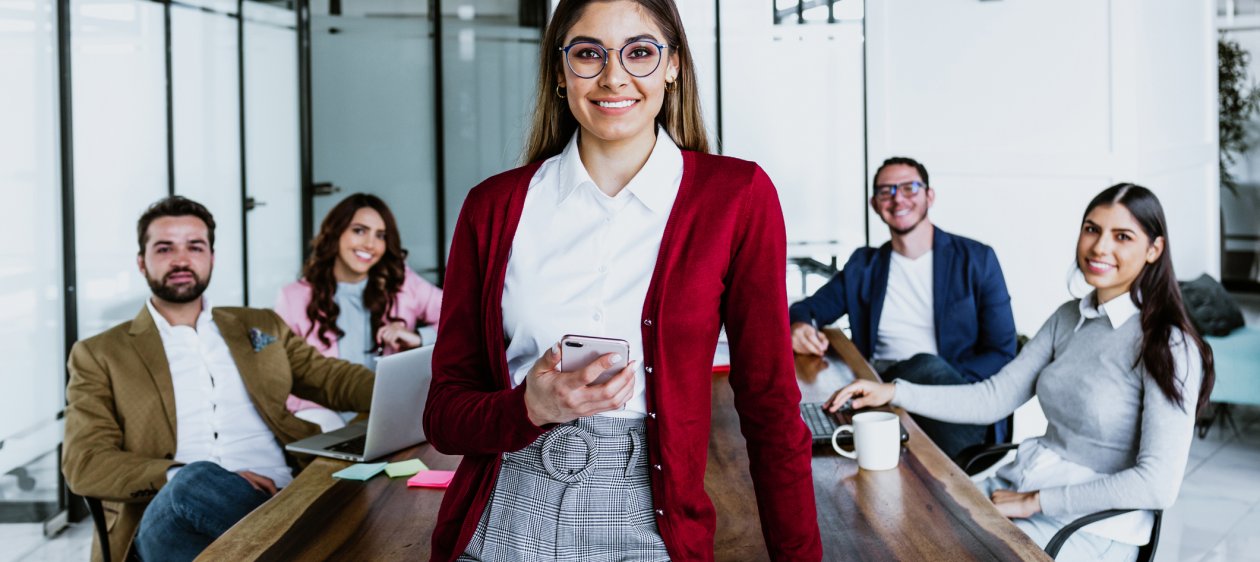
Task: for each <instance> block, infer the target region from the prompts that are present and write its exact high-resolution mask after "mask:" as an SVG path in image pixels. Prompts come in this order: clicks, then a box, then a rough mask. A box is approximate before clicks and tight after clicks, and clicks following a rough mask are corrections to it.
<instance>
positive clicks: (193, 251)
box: [136, 215, 214, 304]
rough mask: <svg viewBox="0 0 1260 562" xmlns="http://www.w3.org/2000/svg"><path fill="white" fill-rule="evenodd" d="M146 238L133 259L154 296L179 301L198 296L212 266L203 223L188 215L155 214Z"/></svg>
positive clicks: (189, 299) (202, 291)
mask: <svg viewBox="0 0 1260 562" xmlns="http://www.w3.org/2000/svg"><path fill="white" fill-rule="evenodd" d="M145 238H146V242H145V245H144V254H142V255H140V256H139V257H138V258H137V260H136V262H137V265H139V267H140V273H142V274H144V278H145V281H147V282H148V283H149V289H151V290H152V291H153V296H155V297H157V298H159V299H161V300H164V301H166V302H170V303H178V304H183V303H188V302H192V301H194V300H197V299H198V298H200V297H201V294H202V293H204V292H205V291H206V287H209V286H210V274H211V272H212V271H213V270H214V252H213V251H212V250H211V249H210V241H209V239H210V235H209V229H208V228H207V227H206V223H204V222H202V220H201V219H199V218H197V217H194V216H191V215H183V216H167V217H158V218H156V219H154V220H153V222H151V223H149V228H148V230H147V231H146V236H145Z"/></svg>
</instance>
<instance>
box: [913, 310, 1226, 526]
mask: <svg viewBox="0 0 1260 562" xmlns="http://www.w3.org/2000/svg"><path fill="white" fill-rule="evenodd" d="M1128 298H1129V295H1127V294H1126V295H1123V296H1122V297H1118V298H1117V299H1115V300H1114V301H1111V302H1109V303H1107V304H1106V305H1104V306H1103V307H1102V309H1095V308H1094V307H1092V306H1090V305H1089V304H1088V303H1089V302H1090V301H1088V300H1087V301H1086V303H1087V304H1086V305H1085V306H1082V305H1081V304H1080V301H1079V300H1075V301H1070V302H1068V303H1065V304H1064V305H1063V306H1061V307H1059V309H1058V310H1057V311H1055V313H1054V315H1052V316H1051V317H1050V319H1049V320H1047V321H1046V323H1045V325H1044V326H1042V327H1041V330H1040V331H1038V332H1037V335H1036V337H1034V338H1033V339H1032V340H1031V341H1029V342H1028V344H1027V345H1025V346H1024V348H1023V350H1022V351H1020V353H1019V356H1018V357H1016V358H1015V359H1014V360H1013V361H1011V362H1010V363H1009V364H1007V366H1006V367H1005V368H1003V369H1002V370H1001V371H999V372H998V373H997V374H996V375H994V376H993V377H991V378H989V379H987V380H984V381H981V382H978V383H974V384H967V385H951V386H923V385H916V384H912V383H907V382H904V381H901V380H898V381H896V385H897V386H896V389H897V390H896V397H895V398H894V400H893V404H894V405H897V406H901V407H903V408H905V409H906V410H909V411H912V412H915V413H918V414H922V415H924V416H927V417H930V418H935V419H939V420H942V421H947V422H954V423H968V424H979V425H985V424H991V423H994V422H996V421H998V420H1001V419H1003V418H1005V417H1006V416H1007V415H1009V414H1010V413H1011V412H1013V411H1014V410H1015V408H1017V407H1019V406H1020V405H1021V404H1023V403H1024V402H1026V401H1028V399H1030V398H1032V397H1033V395H1036V396H1037V397H1038V398H1039V399H1040V401H1041V407H1042V409H1043V410H1044V411H1045V414H1046V419H1047V421H1048V422H1049V425H1048V428H1047V429H1046V435H1045V436H1044V437H1042V438H1041V439H1042V444H1043V445H1045V446H1046V447H1048V448H1049V449H1051V450H1052V451H1054V452H1055V453H1057V454H1058V455H1059V456H1061V457H1063V458H1064V459H1066V460H1068V461H1071V462H1074V463H1077V464H1080V465H1083V466H1086V467H1089V468H1091V469H1093V470H1094V471H1095V472H1098V473H1103V474H1108V475H1109V476H1106V477H1104V478H1101V479H1098V480H1095V481H1092V482H1087V483H1084V484H1079V485H1072V486H1061V487H1056V488H1047V489H1043V490H1041V507H1042V511H1044V512H1045V513H1046V514H1047V515H1050V516H1052V517H1065V516H1069V515H1076V514H1084V513H1092V512H1096V511H1102V510H1106V509H1119V508H1134V509H1164V508H1167V507H1169V506H1170V505H1172V503H1173V501H1174V500H1176V498H1177V491H1178V489H1179V488H1180V487H1181V478H1182V476H1183V474H1184V472H1185V467H1186V459H1187V458H1188V456H1189V452H1190V440H1191V439H1192V436H1193V431H1194V405H1195V402H1196V400H1197V399H1198V396H1199V385H1200V382H1202V378H1203V371H1202V364H1201V362H1200V360H1199V355H1198V350H1197V348H1195V347H1194V346H1193V344H1192V343H1191V342H1190V341H1189V340H1185V339H1183V337H1182V333H1181V332H1180V331H1177V330H1174V334H1173V337H1172V341H1171V342H1170V345H1171V346H1172V353H1173V359H1174V362H1175V363H1176V366H1177V371H1176V372H1177V378H1178V380H1179V381H1180V383H1181V388H1182V396H1183V397H1184V406H1178V405H1176V404H1173V403H1172V402H1170V401H1169V400H1168V398H1166V397H1165V396H1164V394H1163V392H1161V391H1160V389H1159V386H1158V385H1156V384H1155V381H1154V379H1152V378H1151V377H1150V376H1148V375H1147V374H1146V370H1145V369H1144V368H1142V367H1140V366H1139V367H1136V368H1135V367H1134V366H1133V365H1134V362H1135V361H1134V360H1135V359H1136V358H1137V357H1138V353H1139V346H1140V342H1141V338H1142V331H1141V319H1140V314H1136V313H1133V312H1134V309H1133V307H1132V306H1131V305H1130V304H1128V303H1119V302H1118V301H1120V299H1126V300H1127V299H1128ZM1087 299H1090V300H1092V295H1090V297H1087ZM1113 303H1114V304H1113ZM1119 305H1124V306H1119ZM1108 308H1114V309H1115V311H1114V312H1113V314H1112V316H1115V317H1116V319H1117V321H1118V322H1119V323H1120V325H1119V326H1115V327H1113V326H1112V321H1111V320H1110V319H1109V318H1108V317H1107V316H1106V312H1105V311H1106V309H1108ZM1125 309H1127V310H1125ZM1124 316H1128V318H1127V319H1126V318H1124ZM1082 318H1085V320H1084V321H1083V322H1082V321H1081V319H1082ZM1078 325H1079V328H1078ZM1015 462H1016V463H1019V459H1018V458H1017V459H1016V461H1015Z"/></svg>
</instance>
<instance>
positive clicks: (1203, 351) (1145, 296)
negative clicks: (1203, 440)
mask: <svg viewBox="0 0 1260 562" xmlns="http://www.w3.org/2000/svg"><path fill="white" fill-rule="evenodd" d="M1115 204H1120V205H1124V208H1125V209H1128V210H1129V213H1130V214H1132V215H1133V218H1134V219H1137V222H1138V224H1139V225H1141V227H1142V231H1143V232H1145V233H1146V236H1147V237H1149V238H1150V239H1151V241H1152V242H1154V241H1155V239H1156V238H1160V237H1163V238H1164V252H1163V254H1161V255H1160V256H1159V259H1157V260H1155V263H1148V264H1146V265H1145V266H1143V267H1142V271H1140V272H1138V275H1137V278H1136V279H1134V280H1133V286H1132V288H1131V289H1130V291H1129V298H1130V299H1132V300H1133V304H1134V306H1137V307H1138V310H1140V311H1141V314H1142V316H1141V321H1142V344H1141V352H1140V353H1139V354H1138V358H1137V360H1136V362H1135V363H1134V365H1133V366H1134V367H1137V366H1138V364H1139V363H1140V364H1141V365H1142V366H1143V367H1145V368H1146V372H1147V373H1150V375H1151V378H1152V379H1155V384H1157V385H1159V389H1160V390H1161V391H1163V393H1164V396H1166V397H1168V400H1170V401H1171V402H1172V403H1174V404H1177V405H1178V406H1182V407H1183V408H1184V407H1185V397H1184V396H1182V393H1181V390H1182V389H1181V388H1180V387H1179V386H1178V384H1177V373H1176V362H1175V361H1174V360H1173V355H1172V349H1170V342H1171V337H1172V330H1173V328H1177V329H1179V330H1181V333H1182V334H1183V336H1184V339H1185V340H1187V341H1185V342H1184V343H1185V345H1187V346H1189V345H1190V343H1191V342H1193V343H1194V344H1195V346H1196V347H1197V348H1198V351H1199V360H1200V361H1201V362H1202V365H1203V382H1202V384H1201V385H1200V386H1199V395H1198V396H1197V397H1195V398H1196V400H1195V403H1196V406H1197V407H1196V411H1198V410H1202V409H1203V408H1204V407H1206V406H1207V402H1208V397H1209V396H1211V394H1212V386H1213V385H1214V384H1215V383H1216V368H1215V366H1214V362H1213V357H1212V348H1211V347H1210V346H1209V345H1208V344H1207V343H1206V342H1204V341H1203V338H1202V337H1200V336H1199V332H1198V330H1195V329H1194V324H1193V323H1192V322H1191V321H1190V315H1189V314H1188V313H1187V312H1186V306H1185V304H1183V303H1182V300H1181V286H1180V285H1178V284H1177V275H1176V274H1175V273H1174V272H1173V264H1172V249H1171V247H1170V244H1169V241H1168V226H1167V225H1168V222H1167V221H1166V220H1164V208H1163V206H1161V205H1160V204H1159V198H1157V197H1155V194H1154V193H1151V190H1149V189H1146V188H1145V187H1142V186H1140V185H1136V184H1132V183H1118V184H1116V185H1113V186H1111V187H1109V188H1107V189H1106V190H1104V191H1103V192H1102V193H1099V194H1098V196H1097V197H1094V199H1093V201H1090V202H1089V206H1088V207H1086V208H1085V214H1084V215H1083V217H1082V219H1081V222H1082V223H1084V222H1085V219H1084V217H1088V216H1089V212H1090V211H1093V210H1094V208H1095V207H1098V206H1099V205H1115Z"/></svg>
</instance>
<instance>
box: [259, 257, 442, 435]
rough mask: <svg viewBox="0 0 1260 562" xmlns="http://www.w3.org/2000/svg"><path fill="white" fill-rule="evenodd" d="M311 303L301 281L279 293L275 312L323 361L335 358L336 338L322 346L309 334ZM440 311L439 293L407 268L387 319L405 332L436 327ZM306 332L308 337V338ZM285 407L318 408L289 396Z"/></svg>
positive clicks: (309, 293)
mask: <svg viewBox="0 0 1260 562" xmlns="http://www.w3.org/2000/svg"><path fill="white" fill-rule="evenodd" d="M310 302H311V285H310V283H307V282H306V280H305V279H300V280H298V281H294V282H292V283H289V284H288V285H285V286H284V287H282V288H281V289H280V295H279V296H278V297H277V298H276V309H275V310H276V313H277V314H279V315H280V317H281V318H283V319H284V322H285V323H286V324H288V325H289V328H290V329H292V330H293V332H294V333H296V334H298V335H299V336H305V337H306V343H309V344H311V345H312V346H314V347H315V349H318V350H319V352H320V353H322V354H323V355H324V356H325V357H338V353H339V352H338V349H337V338H336V336H335V335H334V334H328V335H329V339H330V341H331V344H330V345H324V344H323V342H321V341H319V336H318V335H317V334H316V333H314V332H312V331H311V321H310V319H309V318H307V317H306V306H307V305H308V304H310ZM441 309H442V290H441V289H439V288H437V287H435V286H433V284H432V283H429V282H428V281H425V280H424V278H423V277H420V275H419V274H417V273H416V272H414V271H412V270H411V268H410V267H408V268H407V273H406V278H405V279H404V280H403V286H402V289H401V290H399V291H398V296H397V297H395V298H394V303H393V305H392V306H391V308H390V311H389V315H390V316H396V317H398V318H401V319H402V321H403V322H406V324H407V327H408V328H411V329H415V327H416V322H417V321H420V322H423V323H425V324H436V323H437V321H438V315H439V314H440V313H441ZM307 332H311V333H309V334H308V333H307ZM286 405H287V406H288V408H289V411H290V412H297V411H299V410H306V409H308V408H314V407H320V406H319V405H318V404H316V403H314V402H310V401H307V400H302V399H301V398H298V397H296V396H292V395H290V396H289V400H288V402H287V403H286Z"/></svg>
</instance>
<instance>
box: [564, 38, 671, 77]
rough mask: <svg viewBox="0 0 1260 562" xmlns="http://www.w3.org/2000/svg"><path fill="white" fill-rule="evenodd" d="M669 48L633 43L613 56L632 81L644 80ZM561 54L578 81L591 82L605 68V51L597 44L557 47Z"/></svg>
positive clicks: (648, 42) (652, 43)
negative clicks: (587, 79)
mask: <svg viewBox="0 0 1260 562" xmlns="http://www.w3.org/2000/svg"><path fill="white" fill-rule="evenodd" d="M668 48H669V47H668V46H665V45H662V44H660V43H654V42H652V41H632V42H630V43H626V45H625V46H623V47H622V48H620V49H617V50H616V51H615V52H616V53H617V55H618V58H620V59H621V67H622V68H624V69H626V73H627V74H629V75H631V76H634V77H635V78H646V77H648V76H649V75H651V74H652V73H653V72H656V69H657V67H659V66H660V65H661V53H662V52H663V51H664V50H665V49H668ZM560 50H561V51H563V52H564V61H565V64H567V65H568V66H569V70H572V71H573V73H574V74H576V75H577V76H578V78H594V77H596V76H599V73H601V72H603V71H604V67H606V66H608V53H609V51H608V49H605V48H604V46H603V45H600V44H599V43H591V42H588V41H579V42H577V43H573V44H572V45H569V46H568V47H560Z"/></svg>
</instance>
